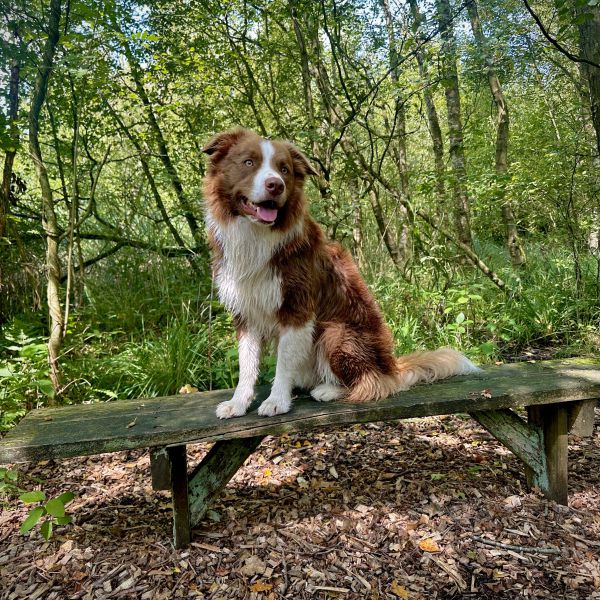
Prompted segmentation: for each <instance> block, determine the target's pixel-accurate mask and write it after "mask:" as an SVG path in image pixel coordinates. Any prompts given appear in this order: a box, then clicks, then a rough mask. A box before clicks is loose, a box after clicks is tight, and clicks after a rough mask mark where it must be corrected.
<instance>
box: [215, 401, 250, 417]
mask: <svg viewBox="0 0 600 600" xmlns="http://www.w3.org/2000/svg"><path fill="white" fill-rule="evenodd" d="M216 413H217V417H219V419H231V417H241V416H242V415H245V414H246V405H245V404H242V403H240V402H236V401H235V400H227V401H226V402H221V404H219V405H218V406H217V410H216Z"/></svg>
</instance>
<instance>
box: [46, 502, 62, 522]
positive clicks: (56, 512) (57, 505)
mask: <svg viewBox="0 0 600 600" xmlns="http://www.w3.org/2000/svg"><path fill="white" fill-rule="evenodd" d="M46 510H47V511H48V514H49V515H52V516H53V517H64V516H65V505H64V504H63V503H62V502H61V501H60V500H59V499H58V498H52V500H49V501H48V502H47V504H46Z"/></svg>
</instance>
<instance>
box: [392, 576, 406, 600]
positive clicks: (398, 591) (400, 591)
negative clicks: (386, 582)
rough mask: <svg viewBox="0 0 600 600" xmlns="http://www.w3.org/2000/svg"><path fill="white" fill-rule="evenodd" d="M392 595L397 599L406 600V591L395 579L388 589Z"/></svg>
mask: <svg viewBox="0 0 600 600" xmlns="http://www.w3.org/2000/svg"><path fill="white" fill-rule="evenodd" d="M390 590H391V592H392V594H395V595H396V596H398V598H402V600H407V598H408V590H407V589H406V588H405V587H404V586H402V585H400V584H399V583H398V582H397V581H396V580H395V579H394V581H392V586H391V588H390Z"/></svg>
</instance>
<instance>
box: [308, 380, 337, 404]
mask: <svg viewBox="0 0 600 600" xmlns="http://www.w3.org/2000/svg"><path fill="white" fill-rule="evenodd" d="M310 395H311V396H312V397H313V398H314V399H315V400H316V401H317V402H331V401H332V400H339V399H340V398H341V397H342V396H343V395H344V389H343V388H341V387H340V386H339V385H331V384H329V383H322V384H321V385H318V386H317V387H316V388H314V389H313V390H312V391H311V393H310Z"/></svg>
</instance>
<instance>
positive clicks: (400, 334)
mask: <svg viewBox="0 0 600 600" xmlns="http://www.w3.org/2000/svg"><path fill="white" fill-rule="evenodd" d="M528 250H529V255H528V256H529V261H530V262H529V267H528V269H527V271H525V272H522V273H513V272H512V271H511V270H510V269H509V268H507V267H506V265H507V260H506V256H505V255H504V253H503V251H502V250H500V249H498V248H497V247H496V246H494V245H493V244H485V245H480V247H479V248H478V251H479V252H480V254H481V256H483V257H484V258H485V260H486V262H488V264H490V265H491V266H492V268H494V269H495V270H497V271H498V273H499V274H500V275H501V277H503V279H505V281H507V283H508V285H509V286H510V288H511V290H512V292H511V293H509V294H505V293H502V292H501V291H499V290H498V289H497V288H496V287H495V286H493V285H492V284H491V283H490V282H489V281H488V280H487V279H486V278H484V277H483V276H482V275H481V274H480V273H478V272H476V271H474V270H472V269H470V268H465V269H456V268H453V269H454V270H453V271H452V272H442V276H440V269H443V263H440V262H435V261H424V262H423V263H422V265H421V266H420V267H419V270H418V272H417V269H416V268H415V273H416V276H415V277H414V281H412V282H410V283H409V282H407V281H405V280H403V279H401V278H400V277H398V275H397V274H396V273H395V272H393V271H389V270H385V269H380V270H379V273H378V274H375V273H376V271H375V270H374V269H373V270H371V272H370V274H369V277H368V283H369V285H370V288H371V289H372V291H373V293H374V294H375V296H376V297H377V300H378V302H379V303H380V305H381V307H382V310H383V312H384V315H385V318H386V319H387V322H388V323H389V325H390V327H391V329H392V332H393V334H394V337H395V340H396V349H397V352H398V354H400V353H408V352H412V351H415V350H423V349H431V348H437V347H439V346H447V345H448V346H453V347H455V348H458V349H460V350H462V351H464V352H466V353H467V354H468V355H469V356H470V357H471V358H473V359H474V360H476V361H478V362H482V363H485V362H490V361H494V360H499V359H502V360H506V359H511V358H513V357H515V356H518V355H519V354H520V353H522V352H523V351H525V350H527V349H544V350H547V351H549V352H550V353H551V354H552V355H554V356H558V357H560V356H572V355H576V354H587V353H591V352H594V351H596V349H597V346H598V341H599V335H598V325H599V323H600V303H599V300H598V281H597V279H596V275H597V267H598V264H597V262H596V260H595V259H594V258H593V257H586V258H585V259H584V260H583V261H582V274H583V277H582V281H581V285H580V289H579V293H576V286H575V278H574V270H573V266H572V260H571V256H570V255H569V254H568V253H567V252H566V251H560V250H554V251H550V250H548V249H547V248H542V247H530V248H529V249H528ZM123 261H125V262H123ZM117 283H118V285H117ZM71 314H72V317H71V319H70V322H69V328H68V331H69V333H68V335H67V338H66V340H65V344H64V347H63V356H62V359H61V365H62V368H63V370H64V379H65V383H66V390H65V393H64V395H63V398H62V401H63V402H68V403H78V402H96V401H107V400H111V399H115V398H121V399H123V398H137V397H143V396H156V395H168V394H173V393H177V392H178V390H179V389H180V388H181V387H182V386H184V385H186V384H189V385H191V386H193V387H196V388H198V389H200V390H206V389H217V388H230V387H234V386H235V383H236V380H237V375H238V369H239V367H238V356H237V348H236V340H235V334H234V331H233V326H232V322H231V318H230V317H229V315H227V314H226V313H225V312H224V310H223V309H222V307H221V306H220V305H219V304H218V302H216V301H212V302H211V300H210V282H207V281H204V282H196V281H193V280H191V279H190V274H189V271H188V269H187V267H186V266H185V265H181V264H178V263H176V262H169V261H158V262H156V263H153V264H150V265H149V264H147V263H146V262H144V260H143V258H140V257H139V256H135V255H132V256H129V257H125V258H121V259H120V262H119V264H118V265H112V266H111V267H110V268H107V269H106V270H104V271H102V272H99V273H98V274H97V275H96V276H95V277H91V278H90V280H89V281H88V287H87V301H86V304H85V306H84V307H83V308H81V309H79V310H74V311H73V312H72V313H71ZM44 327H45V326H44V323H43V321H42V319H41V318H40V314H39V313H35V314H29V315H22V316H20V317H18V318H14V319H13V320H12V321H11V322H10V323H8V325H7V326H5V327H4V329H3V337H2V338H0V427H1V428H4V429H6V428H8V427H10V426H11V425H12V424H13V423H14V422H15V421H16V420H18V419H19V418H20V417H21V416H22V415H23V414H24V413H25V412H26V411H27V410H29V409H31V408H33V407H36V406H40V405H44V404H46V403H47V402H48V401H49V399H50V398H51V395H52V390H51V387H49V385H48V384H49V380H48V366H47V363H46V354H45V346H44V344H45V341H46V340H45V338H44V336H43V333H44ZM263 367H264V368H263V375H262V378H261V382H262V383H267V382H269V381H270V380H271V378H272V377H273V374H274V368H275V361H274V358H273V357H272V356H268V355H267V356H266V357H265V360H264V365H263Z"/></svg>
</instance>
